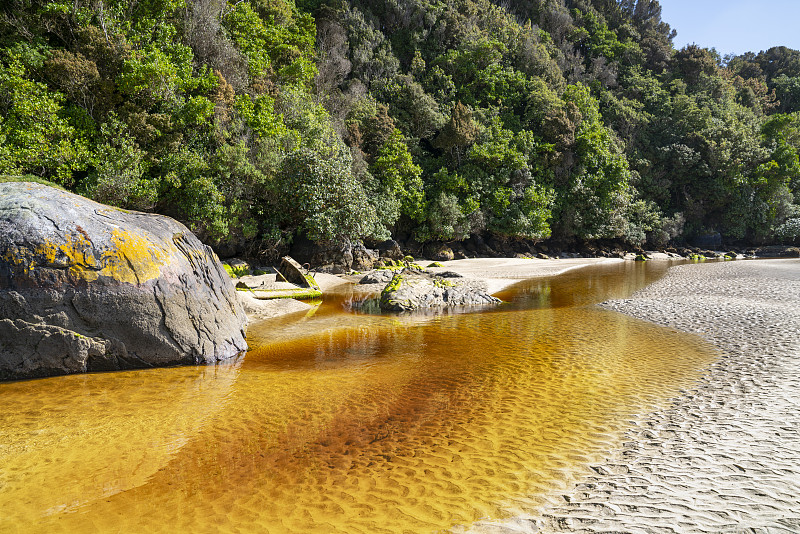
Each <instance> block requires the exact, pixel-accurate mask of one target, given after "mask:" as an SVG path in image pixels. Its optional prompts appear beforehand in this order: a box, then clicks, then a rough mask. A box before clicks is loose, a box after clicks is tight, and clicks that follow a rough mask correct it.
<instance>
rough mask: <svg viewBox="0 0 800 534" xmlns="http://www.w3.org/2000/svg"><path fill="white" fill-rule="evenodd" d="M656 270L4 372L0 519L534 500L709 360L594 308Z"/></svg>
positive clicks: (441, 517) (413, 528)
mask: <svg viewBox="0 0 800 534" xmlns="http://www.w3.org/2000/svg"><path fill="white" fill-rule="evenodd" d="M666 268H667V264H666V263H658V262H648V263H647V264H644V263H633V262H624V263H615V264H601V265H597V266H593V267H587V268H583V269H579V270H575V271H570V272H568V273H566V274H563V275H560V276H556V277H548V278H537V279H533V280H530V281H527V282H524V283H522V284H519V285H517V286H515V287H513V288H511V289H509V290H507V291H505V292H504V293H502V294H500V295H499V296H500V297H501V298H502V299H503V300H504V301H506V303H505V304H503V305H501V306H499V307H497V308H493V309H489V310H483V311H481V312H479V313H478V312H474V311H473V312H465V313H438V314H410V315H381V314H369V313H363V312H361V313H356V312H354V311H352V310H351V309H350V306H349V303H350V302H352V301H353V300H358V299H360V298H363V295H359V294H358V293H357V287H354V288H348V289H344V290H341V291H340V292H339V293H337V294H332V295H329V296H327V297H326V301H325V302H324V303H323V304H322V306H320V307H319V308H317V309H315V310H313V311H312V312H311V313H309V314H302V313H301V314H299V315H298V314H295V315H293V316H287V317H284V318H280V319H275V320H271V321H267V322H263V323H260V324H256V325H252V326H251V328H250V329H249V332H248V338H249V339H248V341H249V342H250V345H251V350H250V352H249V353H248V354H247V355H246V356H245V357H244V358H242V359H240V360H239V361H236V362H232V363H229V364H225V365H218V366H214V367H199V368H198V367H181V368H172V369H152V370H143V371H131V372H117V373H107V374H93V375H76V376H66V377H57V378H49V379H43V380H34V381H23V382H13V383H5V384H0V401H1V402H2V406H3V408H2V413H0V532H20V533H27V532H48V533H51V532H70V533H72V532H170V533H175V532H181V533H182V532H192V533H197V532H269V533H282V532H287V533H288V532H297V533H312V532H320V533H323V532H324V533H329V532H342V533H359V532H364V533H379V532H387V533H388V532H391V533H403V532H411V533H422V532H438V531H442V530H444V531H448V530H459V529H462V528H468V527H469V525H470V524H471V523H473V522H474V521H477V520H480V519H487V518H491V519H503V518H506V517H511V516H515V515H526V514H530V513H532V511H535V510H536V509H537V507H539V506H541V505H542V503H544V502H545V501H546V500H547V498H548V497H549V496H551V495H553V494H554V492H559V491H564V490H565V489H566V488H568V487H569V485H570V484H571V483H572V482H573V481H574V480H576V479H577V478H579V477H580V476H581V475H583V474H584V473H586V472H587V470H588V469H590V468H591V466H593V465H596V464H597V463H598V462H600V461H601V460H602V459H603V458H605V457H606V456H608V455H609V454H610V453H612V452H613V451H615V450H618V449H619V448H620V446H621V443H622V440H623V437H624V433H625V431H626V430H627V429H629V428H630V427H631V425H632V424H633V421H635V420H636V419H637V418H639V417H642V416H644V415H646V414H648V413H650V412H652V411H654V410H656V409H658V408H660V407H664V406H665V405H666V404H667V403H668V402H669V400H670V399H671V398H673V397H675V396H677V395H679V394H680V392H681V391H682V390H685V389H686V388H689V387H691V386H692V384H694V383H695V382H696V381H697V380H698V378H699V377H700V375H701V373H702V372H703V370H704V369H706V368H707V366H708V365H709V364H710V363H711V362H712V361H713V360H714V359H715V358H716V354H715V353H714V351H713V350H712V349H711V348H710V346H709V345H707V344H706V343H704V342H702V341H701V340H700V339H699V338H696V337H693V336H690V335H687V334H682V333H678V332H675V331H672V330H669V329H665V328H661V327H657V326H654V325H651V324H649V323H645V322H642V321H638V320H635V319H631V318H628V317H626V316H623V315H621V314H617V313H614V312H610V311H606V310H602V309H600V308H597V307H595V306H592V304H594V303H597V302H600V301H603V300H606V299H610V298H624V297H625V296H627V295H630V294H631V293H632V292H633V291H635V290H636V289H638V288H640V287H643V286H644V285H646V284H647V283H649V282H650V281H652V280H655V279H657V278H658V277H660V276H661V275H662V274H663V273H664V272H665V270H666Z"/></svg>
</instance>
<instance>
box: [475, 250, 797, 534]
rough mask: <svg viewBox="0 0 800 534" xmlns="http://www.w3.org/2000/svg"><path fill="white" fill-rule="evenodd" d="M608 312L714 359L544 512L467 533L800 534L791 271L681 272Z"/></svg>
mask: <svg viewBox="0 0 800 534" xmlns="http://www.w3.org/2000/svg"><path fill="white" fill-rule="evenodd" d="M605 306H606V307H608V308H610V309H614V310H618V311H621V312H623V313H626V314H629V315H633V316H636V317H641V318H643V319H648V320H650V321H654V322H656V323H658V324H661V325H664V326H668V327H670V328H675V329H680V330H683V331H687V332H695V333H697V334H700V335H701V336H703V337H705V338H706V339H708V340H709V341H711V342H713V343H714V345H716V346H717V347H718V348H719V350H720V352H721V354H722V356H721V358H720V360H719V361H718V362H716V363H715V364H714V365H713V366H712V367H711V369H710V370H709V372H708V373H707V374H706V375H705V376H704V377H703V380H702V381H701V382H700V384H699V386H698V387H697V388H692V389H691V390H689V391H687V392H686V393H684V394H683V395H681V396H680V397H678V398H676V399H675V400H674V402H673V403H672V404H671V405H670V406H669V407H666V408H664V409H662V410H658V411H655V412H654V413H652V414H651V415H650V416H648V417H646V418H644V419H643V420H642V421H640V422H639V424H638V425H637V426H636V427H635V428H634V429H633V430H631V431H629V432H627V433H626V437H625V443H624V445H623V447H621V448H620V450H619V451H618V452H617V453H616V454H614V455H612V456H611V457H610V458H609V459H608V460H607V461H605V462H603V463H598V464H597V465H595V466H593V468H592V470H591V471H587V474H586V475H585V476H584V478H583V480H581V481H580V482H579V483H578V484H577V485H575V486H574V487H573V488H572V489H571V490H570V491H567V492H564V493H563V494H562V496H559V497H557V498H555V499H554V501H553V502H552V503H551V504H550V505H548V506H547V507H545V508H544V509H543V510H538V511H535V512H534V513H532V514H529V515H528V516H527V517H518V518H516V519H514V520H511V521H507V522H503V523H487V522H484V523H481V524H479V525H476V526H475V528H474V531H475V532H493V533H508V532H587V533H597V532H625V533H627V532H631V533H639V532H646V533H669V532H677V533H694V532H757V533H762V532H763V533H785V534H789V533H797V532H800V261H797V260H770V261H761V260H759V261H752V262H735V263H730V262H729V263H717V264H710V265H685V266H681V267H678V268H675V269H673V270H672V271H670V272H669V273H668V274H667V276H666V277H665V278H664V279H662V280H661V281H659V282H657V283H655V284H654V285H652V286H650V287H648V288H646V289H644V290H642V291H640V292H638V293H637V294H636V295H635V298H633V299H631V300H621V301H612V302H609V303H606V304H605Z"/></svg>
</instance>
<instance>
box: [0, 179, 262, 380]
mask: <svg viewBox="0 0 800 534" xmlns="http://www.w3.org/2000/svg"><path fill="white" fill-rule="evenodd" d="M246 321H247V318H246V315H245V312H244V310H243V308H242V305H241V304H240V303H239V300H238V299H237V298H236V293H235V290H234V287H233V284H232V282H231V280H230V278H229V277H228V275H227V274H226V272H225V271H224V269H223V268H222V265H221V264H220V262H219V259H218V258H217V257H216V255H215V254H214V253H213V252H212V251H211V249H210V248H208V247H207V246H205V245H203V244H202V243H201V242H200V241H199V240H198V239H197V238H196V237H195V236H194V235H193V234H192V233H191V232H189V230H188V229H187V228H186V227H185V226H183V225H182V224H180V223H178V222H177V221H175V220H173V219H170V218H169V217H164V216H160V215H153V214H147V213H138V212H131V211H124V210H120V209H117V208H113V207H109V206H105V205H103V204H98V203H96V202H92V201H90V200H87V199H85V198H83V197H80V196H78V195H74V194H72V193H68V192H65V191H61V190H59V189H55V188H52V187H47V186H44V185H40V184H35V183H20V182H12V183H0V380H9V379H21V378H34V377H43V376H51V375H60V374H68V373H81V372H87V371H106V370H116V369H129V368H142V367H154V366H166V365H177V364H199V363H213V362H217V361H221V360H225V359H228V358H232V357H234V356H237V355H238V354H240V353H241V352H242V351H244V350H246V349H247V344H246V343H245V337H244V328H245V326H246Z"/></svg>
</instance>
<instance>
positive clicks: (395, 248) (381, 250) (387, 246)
mask: <svg viewBox="0 0 800 534" xmlns="http://www.w3.org/2000/svg"><path fill="white" fill-rule="evenodd" d="M377 249H378V254H379V255H380V257H381V258H389V259H392V260H402V259H403V251H402V250H400V244H399V243H398V242H397V241H395V240H394V239H387V240H386V241H384V242H382V243H378V246H377Z"/></svg>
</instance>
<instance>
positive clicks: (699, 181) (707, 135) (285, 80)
mask: <svg viewBox="0 0 800 534" xmlns="http://www.w3.org/2000/svg"><path fill="white" fill-rule="evenodd" d="M675 35H676V31H675V30H674V29H672V28H671V27H670V25H669V24H668V23H667V22H666V21H664V20H662V18H661V7H660V5H659V3H658V1H656V0H528V1H522V0H503V1H502V2H492V1H490V0H377V1H372V2H365V1H361V0H296V1H293V0H227V1H226V0H5V1H4V2H3V3H2V7H0V175H13V176H19V175H30V176H34V177H38V178H41V179H44V180H48V181H50V182H53V183H56V184H58V185H60V186H62V187H64V188H66V189H68V190H70V191H74V192H77V193H79V194H81V195H84V196H87V197H89V198H92V199H95V200H97V201H100V202H104V203H108V204H112V205H115V206H118V207H121V208H126V209H134V210H142V211H152V212H157V213H162V214H166V215H169V216H172V217H175V218H177V219H178V220H180V221H182V222H183V223H185V224H186V225H188V226H189V227H190V228H191V229H192V230H193V231H194V232H196V233H197V234H198V235H199V236H200V237H201V239H203V240H204V241H205V242H206V243H209V244H212V245H213V246H214V247H216V248H217V250H219V251H229V252H231V253H245V252H249V253H250V254H255V255H262V256H265V257H269V256H270V255H272V256H275V255H278V254H281V253H282V251H285V250H286V249H287V247H288V246H289V245H291V243H292V242H293V241H295V240H298V239H299V238H302V239H307V240H310V241H312V242H314V243H317V244H319V245H320V246H338V245H340V244H342V243H355V242H360V241H362V240H367V241H370V242H377V241H380V240H385V239H388V238H390V237H392V238H394V239H397V240H398V241H400V242H401V243H408V242H412V243H417V244H425V243H448V242H456V241H460V240H464V239H467V238H469V237H470V236H480V235H484V236H486V235H491V236H495V237H497V238H499V239H504V240H512V241H513V240H530V241H532V242H541V241H544V240H549V242H554V243H560V244H563V245H564V246H570V245H572V246H577V245H578V244H580V243H586V242H593V241H595V242H596V241H603V240H615V241H618V242H623V243H627V244H630V245H631V246H649V247H666V246H670V245H675V244H681V243H687V242H692V240H694V239H696V238H698V237H699V236H704V235H709V234H717V233H718V234H719V235H721V236H722V238H723V240H724V241H725V242H726V243H729V244H764V243H783V244H793V243H797V242H798V239H800V162H799V161H798V151H800V52H799V51H797V50H792V49H789V48H785V47H776V48H772V49H769V50H766V51H760V52H751V53H747V54H744V55H741V56H728V57H720V55H719V54H718V53H717V52H716V50H714V49H706V48H701V47H699V46H696V45H690V46H686V47H684V48H682V49H675V47H674V45H673V39H674V38H675Z"/></svg>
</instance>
